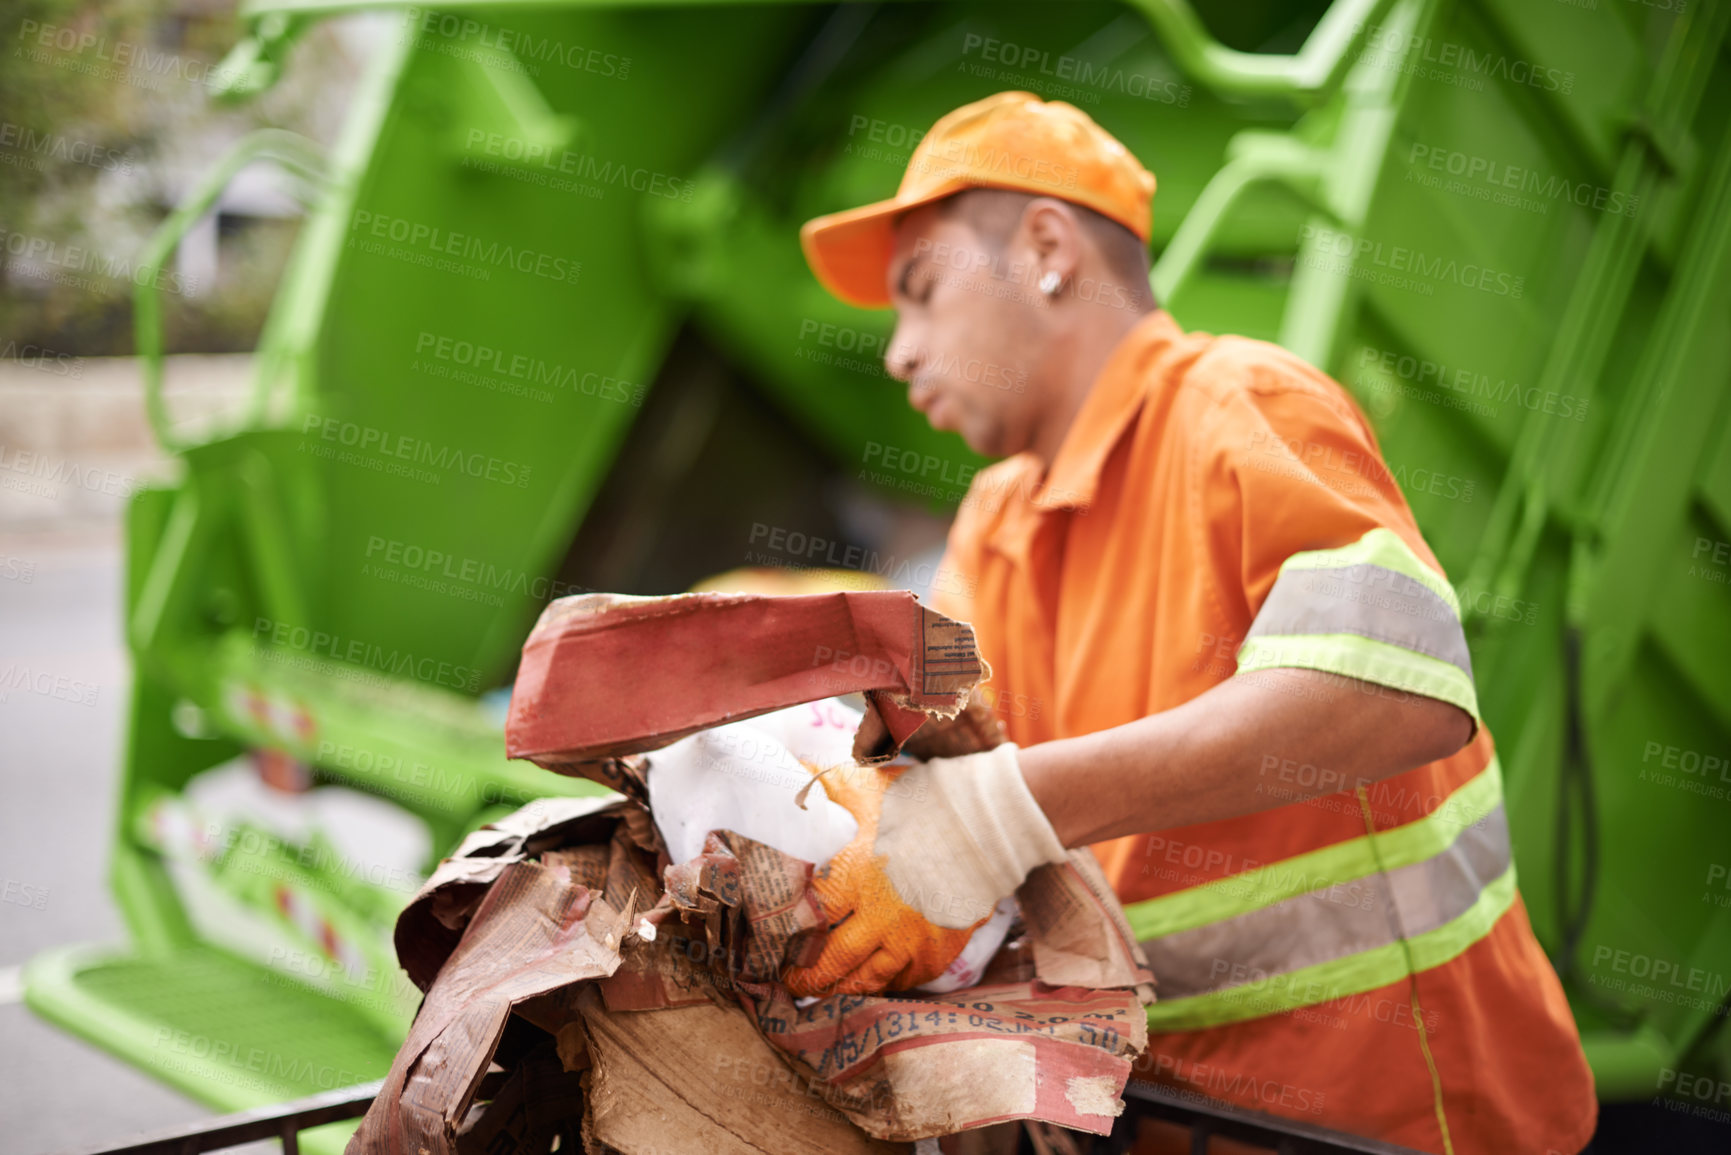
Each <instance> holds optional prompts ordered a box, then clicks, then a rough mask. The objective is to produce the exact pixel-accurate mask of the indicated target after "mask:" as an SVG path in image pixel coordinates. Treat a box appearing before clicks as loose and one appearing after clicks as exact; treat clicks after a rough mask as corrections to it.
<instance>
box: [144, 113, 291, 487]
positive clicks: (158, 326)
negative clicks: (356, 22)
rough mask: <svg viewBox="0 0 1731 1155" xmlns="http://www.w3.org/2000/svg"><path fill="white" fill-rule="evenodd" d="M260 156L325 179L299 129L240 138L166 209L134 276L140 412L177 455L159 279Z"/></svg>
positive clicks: (258, 404) (257, 397)
mask: <svg viewBox="0 0 1731 1155" xmlns="http://www.w3.org/2000/svg"><path fill="white" fill-rule="evenodd" d="M258 160H270V161H274V162H276V163H277V164H278V165H280V166H281V167H282V168H283V169H285V170H287V171H288V172H290V173H293V174H294V175H296V176H298V177H301V178H302V179H304V180H307V181H309V182H311V183H312V184H315V185H319V186H323V185H324V183H325V165H324V159H323V157H322V156H321V155H320V153H319V149H318V146H317V145H316V144H315V143H313V142H312V141H310V140H308V139H307V138H306V137H304V136H301V135H299V134H298V133H293V132H288V131H285V130H283V129H280V128H264V129H259V130H258V131H257V132H253V133H250V134H248V135H247V136H245V137H243V138H242V139H241V140H240V142H239V143H238V144H236V145H235V146H234V148H232V149H231V150H229V153H228V155H227V156H225V157H223V158H222V160H220V161H218V162H217V164H216V166H215V167H214V168H212V169H211V170H210V171H209V172H207V173H205V175H204V177H203V178H202V179H201V180H200V181H199V183H198V185H197V187H195V188H194V189H193V191H192V193H191V194H190V195H188V196H187V198H186V199H185V200H183V201H182V202H181V203H180V206H179V207H178V208H176V209H175V210H174V212H172V213H170V214H169V216H168V219H167V220H165V221H163V222H162V224H161V225H160V226H159V227H158V228H157V230H156V232H155V233H153V234H152V235H151V238H150V240H149V242H148V243H147V244H146V245H145V249H144V256H143V258H142V259H141V260H140V261H139V265H138V269H137V272H136V273H135V275H134V290H133V298H132V299H133V335H134V341H135V343H136V345H137V352H138V359H139V363H140V366H141V367H142V369H143V371H144V412H145V416H146V417H147V418H148V419H149V421H150V428H151V431H152V432H153V433H154V434H155V435H156V441H157V444H158V445H160V446H161V447H162V448H163V450H164V451H165V452H168V453H178V452H180V451H181V450H183V449H185V448H186V447H187V443H186V442H183V441H182V440H181V439H180V438H178V437H176V436H175V434H174V431H173V429H172V428H171V426H170V422H169V412H168V403H167V402H166V401H165V400H164V399H163V396H162V377H163V331H162V300H161V297H160V296H159V293H158V289H159V286H158V281H159V280H160V278H161V274H162V269H163V266H164V265H166V264H167V263H168V259H169V258H170V257H171V256H173V255H174V251H175V250H176V249H177V248H179V247H180V242H181V241H182V240H183V239H184V238H185V236H186V234H187V233H188V232H190V231H191V229H192V226H193V225H195V224H197V223H198V221H199V220H200V219H201V218H202V217H203V216H204V214H205V213H207V212H209V211H210V210H211V208H212V207H213V206H215V204H216V202H217V200H218V199H219V198H220V197H221V196H222V194H223V191H224V190H225V189H227V188H228V186H229V182H231V181H233V180H234V178H235V177H236V176H237V175H238V174H239V173H240V171H241V170H242V169H243V168H245V167H246V166H247V165H249V164H252V163H253V162H254V161H258ZM263 401H264V398H263V397H262V395H261V394H260V393H259V392H258V390H257V389H256V388H255V391H254V395H253V401H252V405H253V409H252V411H251V413H250V415H249V416H250V417H251V418H252V419H256V418H257V416H258V411H259V410H260V409H261V408H262V405H263Z"/></svg>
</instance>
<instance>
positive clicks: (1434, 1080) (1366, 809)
mask: <svg viewBox="0 0 1731 1155" xmlns="http://www.w3.org/2000/svg"><path fill="white" fill-rule="evenodd" d="M1358 808H1359V812H1360V813H1361V814H1363V815H1364V830H1365V833H1366V834H1368V835H1369V836H1370V838H1369V842H1370V849H1371V853H1372V854H1373V855H1375V856H1376V868H1377V870H1378V872H1380V873H1381V874H1382V876H1383V877H1384V878H1387V877H1388V871H1387V870H1386V869H1385V868H1384V867H1383V864H1382V848H1381V847H1380V846H1378V845H1377V841H1376V823H1375V822H1374V821H1373V820H1372V818H1371V814H1370V795H1369V794H1367V793H1366V792H1365V788H1364V787H1363V786H1360V787H1359V788H1358ZM1391 893H1392V891H1391ZM1389 909H1390V913H1391V916H1392V917H1393V918H1394V919H1395V932H1396V934H1397V936H1398V937H1399V939H1400V949H1401V951H1402V953H1404V954H1405V955H1406V975H1407V986H1408V990H1409V992H1410V993H1411V996H1412V1021H1413V1026H1414V1027H1416V1028H1417V1029H1418V1049H1419V1050H1420V1051H1422V1052H1423V1053H1424V1065H1425V1069H1426V1070H1428V1071H1429V1072H1430V1093H1431V1105H1432V1106H1433V1107H1434V1108H1435V1109H1436V1122H1437V1126H1438V1127H1439V1128H1441V1129H1442V1141H1443V1155H1455V1145H1454V1142H1453V1141H1452V1140H1451V1139H1450V1138H1449V1117H1448V1112H1447V1111H1446V1110H1444V1108H1443V1093H1442V1076H1441V1075H1439V1074H1438V1073H1437V1069H1436V1059H1435V1058H1433V1057H1432V1056H1431V1053H1430V1037H1429V1036H1428V1035H1427V1034H1426V1033H1425V1029H1424V1008H1422V1007H1421V1006H1419V1002H1418V970H1417V968H1416V967H1415V966H1414V963H1413V957H1412V944H1411V943H1409V942H1408V941H1407V938H1406V927H1404V926H1402V925H1400V911H1399V910H1398V909H1397V908H1396V907H1394V905H1393V904H1392V903H1391V904H1390V907H1389Z"/></svg>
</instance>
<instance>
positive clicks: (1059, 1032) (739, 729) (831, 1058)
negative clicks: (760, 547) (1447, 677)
mask: <svg viewBox="0 0 1731 1155" xmlns="http://www.w3.org/2000/svg"><path fill="white" fill-rule="evenodd" d="M983 673H984V669H983V665H982V663H981V662H980V659H979V657H978V654H977V652H976V650H975V647H974V639H973V634H972V631H971V630H970V629H969V627H968V626H966V625H965V624H963V623H960V622H956V621H954V620H952V619H949V618H946V617H944V616H943V615H940V614H936V613H934V612H932V611H931V610H928V609H925V608H924V607H922V606H920V605H919V603H918V602H917V601H915V600H914V598H913V597H912V595H909V594H905V593H899V592H872V593H834V594H822V595H813V596H805V597H760V596H750V595H723V594H689V595H681V596H678V597H672V598H625V597H619V596H614V595H601V594H592V595H586V596H583V597H577V598H567V599H563V600H561V601H558V602H555V603H554V604H553V605H551V606H550V607H548V609H547V611H546V612H545V613H544V614H543V615H542V618H541V620H540V622H539V623H538V624H537V625H536V627H535V630H534V631H533V633H531V635H530V637H529V639H528V641H527V642H526V643H525V646H524V651H523V662H522V665H521V667H520V670H519V674H518V678H517V684H516V688H515V691H514V694H513V699H512V705H511V715H510V720H509V723H508V726H507V733H506V736H507V745H508V750H509V752H510V754H511V755H512V756H513V757H526V758H530V759H532V760H534V761H535V762H536V763H538V764H539V765H542V766H544V767H546V768H548V769H550V770H553V771H556V772H558V773H562V774H574V775H580V776H582V777H586V778H590V779H592V780H594V781H596V782H598V783H601V784H602V785H605V786H606V787H608V788H609V789H610V790H611V791H612V793H610V794H608V795H605V796H601V797H596V798H586V799H543V800H539V801H536V802H533V803H531V804H529V805H528V806H525V807H524V808H523V809H521V810H519V811H518V812H516V813H515V814H513V815H511V816H510V817H508V818H506V819H504V820H502V821H499V822H496V823H493V824H492V825H490V826H487V827H484V828H483V829H481V830H479V831H477V832H476V833H475V834H473V835H471V836H470V837H469V838H467V839H466V840H465V841H464V842H463V844H462V845H461V846H460V847H459V848H458V850H457V851H456V853H455V854H453V855H452V857H450V858H449V859H446V860H445V861H444V862H443V863H442V864H441V865H440V866H439V868H438V869H437V870H436V871H435V872H434V873H433V875H432V876H431V877H430V878H429V879H428V881H427V883H426V885H425V886H424V887H423V888H422V889H421V890H420V892H419V893H417V894H416V895H415V897H414V898H413V899H412V900H411V902H410V903H409V905H408V907H407V908H406V909H405V910H404V911H403V913H402V915H401V917H400V919H399V921H398V923H397V928H396V947H397V953H398V957H399V960H400V961H401V963H402V965H403V967H404V968H405V970H406V971H407V973H408V975H409V977H410V978H411V979H412V980H413V981H414V982H415V984H416V985H417V986H419V987H420V988H421V989H422V990H423V991H425V992H426V997H425V999H424V1001H423V1002H422V1005H421V1007H420V1010H419V1012H418V1014H417V1016H416V1018H415V1021H414V1024H413V1026H412V1028H411V1029H410V1032H409V1035H408V1038H407V1039H406V1040H405V1042H404V1043H403V1046H402V1048H401V1050H400V1051H399V1052H398V1054H397V1058H396V1061H395V1063H394V1064H393V1065H392V1068H391V1071H390V1074H389V1075H388V1077H387V1078H386V1080H385V1083H384V1087H383V1089H382V1090H381V1091H380V1093H379V1095H378V1097H377V1099H376V1100H375V1102H374V1104H373V1107H372V1109H371V1110H370V1111H369V1112H368V1114H367V1116H366V1118H365V1120H363V1122H362V1125H361V1127H360V1129H359V1130H358V1131H357V1132H356V1134H355V1137H354V1139H353V1140H352V1141H351V1144H350V1147H349V1151H350V1152H351V1155H354V1153H357V1152H368V1153H371V1152H391V1153H396V1152H402V1153H405V1155H442V1153H445V1152H468V1151H477V1152H479V1151H486V1152H500V1151H528V1150H539V1151H543V1152H544V1151H547V1150H549V1149H555V1141H556V1137H558V1136H572V1137H574V1138H577V1137H580V1140H581V1142H582V1144H583V1146H584V1148H585V1150H587V1151H590V1152H610V1151H611V1152H621V1153H624V1155H639V1153H644V1155H647V1153H649V1152H667V1151H705V1152H734V1151H737V1152H760V1153H761V1152H771V1153H777V1152H787V1153H788V1155H794V1153H796V1152H798V1153H804V1152H809V1151H814V1150H822V1151H835V1152H854V1151H858V1152H872V1151H905V1150H906V1149H907V1147H906V1145H907V1144H908V1143H909V1142H911V1141H914V1140H918V1139H922V1138H929V1137H933V1136H939V1135H946V1134H951V1133H954V1132H957V1131H962V1130H966V1129H969V1128H974V1127H980V1126H984V1125H987V1124H990V1123H996V1122H1002V1121H1009V1120H1017V1119H1031V1120H1040V1121H1044V1122H1048V1123H1053V1124H1057V1125H1060V1126H1064V1127H1070V1128H1075V1129H1078V1130H1083V1131H1090V1132H1093V1133H1096V1134H1105V1133H1106V1132H1108V1131H1109V1130H1110V1129H1111V1125H1112V1121H1113V1119H1114V1118H1115V1117H1116V1116H1117V1115H1118V1114H1119V1112H1120V1111H1121V1110H1122V1107H1123V1105H1122V1102H1121V1100H1120V1099H1119V1095H1120V1093H1121V1092H1122V1090H1123V1088H1124V1083H1125V1080H1126V1079H1127V1077H1128V1075H1129V1072H1130V1062H1131V1060H1132V1059H1133V1058H1134V1057H1135V1056H1136V1055H1137V1054H1139V1053H1140V1052H1141V1050H1142V1049H1143V1047H1144V1046H1145V1044H1146V1025H1145V1018H1144V1010H1143V1008H1144V1005H1145V1004H1146V1003H1147V1002H1149V1001H1151V1000H1152V998H1153V994H1152V981H1153V980H1152V976H1151V975H1150V974H1149V972H1148V970H1147V966H1146V960H1145V959H1144V958H1143V956H1142V954H1141V952H1140V950H1139V949H1138V948H1137V946H1136V944H1135V940H1134V938H1133V937H1132V935H1131V932H1130V930H1129V927H1128V926H1127V924H1126V923H1125V921H1124V918H1123V915H1122V912H1121V911H1120V910H1119V908H1118V905H1117V902H1116V900H1115V899H1114V898H1113V896H1112V893H1111V891H1110V889H1109V888H1108V886H1107V885H1106V883H1105V880H1104V878H1103V877H1102V876H1101V874H1100V872H1099V870H1098V867H1097V866H1096V865H1095V863H1094V860H1093V858H1092V856H1091V855H1090V854H1088V853H1087V852H1086V851H1082V852H1073V853H1072V854H1071V855H1070V858H1069V860H1068V861H1067V862H1064V863H1060V864H1055V865H1050V866H1045V867H1042V868H1040V869H1038V870H1036V871H1035V872H1034V873H1033V874H1031V875H1030V876H1029V877H1028V879H1027V881H1026V882H1025V883H1024V884H1023V886H1022V887H1021V889H1020V890H1019V891H1018V892H1017V894H1016V896H1015V901H1014V902H1013V903H1006V904H1004V905H1003V906H1002V907H1001V908H1000V911H999V912H998V914H997V915H995V916H994V917H993V918H992V919H991V920H990V921H988V922H987V923H986V924H985V925H983V926H982V927H981V928H980V929H979V930H978V931H976V932H975V935H974V938H973V940H972V941H971V942H970V944H969V948H968V950H967V951H965V952H964V953H963V957H962V958H961V959H958V960H957V962H956V963H955V964H953V965H952V966H951V968H950V970H949V971H947V972H946V973H945V974H944V975H943V976H942V977H941V978H940V979H938V980H937V981H936V982H933V983H930V984H927V986H926V987H925V988H922V989H919V990H914V991H904V992H886V993H884V994H877V995H847V994H835V995H830V996H828V997H825V998H817V999H796V998H795V997H794V996H793V995H792V994H790V993H789V992H788V991H787V990H786V988H785V987H783V986H782V984H781V982H780V981H779V976H780V975H781V974H782V972H783V971H784V970H785V969H786V968H787V967H789V966H796V965H809V963H810V962H811V961H812V960H813V959H815V957H816V955H817V953H818V952H820V951H821V950H822V947H823V944H824V938H825V935H826V934H827V933H828V932H829V927H828V925H827V924H826V921H825V918H824V915H823V911H822V908H821V906H820V905H819V902H818V899H817V896H816V895H815V894H814V892H813V890H812V885H811V884H812V877H813V872H814V870H817V869H820V868H821V865H822V863H823V862H825V861H827V859H828V856H829V855H831V854H833V853H834V852H835V851H836V850H839V849H840V847H841V846H843V845H845V844H846V842H847V841H848V840H849V839H851V838H852V837H853V836H854V834H855V832H856V830H857V825H856V824H854V820H853V818H852V816H851V815H850V814H848V812H847V811H845V810H843V809H842V808H841V807H839V806H837V805H836V804H835V803H834V802H832V801H830V800H829V798H828V797H827V794H826V792H825V790H824V782H825V781H826V780H827V781H833V780H835V776H837V775H852V776H855V778H856V780H859V781H864V780H869V779H875V778H876V776H877V775H876V771H875V770H874V769H873V767H874V766H875V765H878V764H881V763H884V762H887V761H889V760H891V759H893V758H897V757H902V758H909V757H911V758H933V757H946V756H953V755H955V754H960V753H967V752H972V751H975V750H980V749H987V748H990V747H991V746H993V745H995V744H996V743H997V742H999V741H1001V740H1002V734H1001V731H1000V730H999V728H998V727H997V724H996V722H995V721H994V720H993V718H992V717H991V714H990V712H989V711H987V710H985V709H984V708H982V707H981V706H980V705H979V703H978V702H977V701H976V700H974V699H972V697H971V694H972V690H973V688H974V686H975V685H976V684H977V683H978V682H979V681H980V680H981V677H982V674H983ZM856 703H857V704H856Z"/></svg>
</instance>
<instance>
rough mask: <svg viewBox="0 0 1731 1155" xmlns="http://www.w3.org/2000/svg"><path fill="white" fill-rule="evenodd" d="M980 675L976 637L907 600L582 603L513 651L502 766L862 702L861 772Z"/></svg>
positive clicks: (577, 759) (564, 759) (957, 703)
mask: <svg viewBox="0 0 1731 1155" xmlns="http://www.w3.org/2000/svg"><path fill="white" fill-rule="evenodd" d="M987 673H989V671H988V670H987V669H986V667H985V664H984V663H983V662H982V661H981V659H980V656H979V651H978V650H977V649H976V647H975V645H974V632H973V629H972V628H971V627H969V626H968V625H967V624H966V623H964V622H958V621H955V620H954V619H952V618H948V617H945V616H944V615H942V614H939V613H936V612H934V611H932V610H929V609H926V608H925V607H923V606H921V605H920V604H919V602H918V600H916V599H915V598H914V596H913V595H912V594H910V593H907V592H905V591H899V590H896V591H872V592H841V593H830V594H812V595H806V596H798V597H765V596H757V595H747V594H679V595H676V596H673V597H663V598H635V597H626V596H623V595H619V594H584V595H582V596H579V597H570V598H561V599H560V600H558V601H556V602H554V603H553V604H552V605H550V606H548V607H547V609H546V610H545V611H544V612H543V613H542V615H541V619H540V621H538V622H537V623H536V624H535V629H534V630H533V631H532V632H531V633H530V635H529V639H528V641H526V642H525V643H524V644H523V661H522V664H521V666H520V667H519V668H518V672H517V682H516V686H515V689H514V690H513V693H512V696H511V712H510V717H509V720H508V721H507V723H506V727H505V746H506V753H507V754H509V755H510V756H511V757H513V758H527V759H530V760H531V761H534V762H536V763H538V764H541V765H544V766H549V767H560V766H566V765H569V764H571V763H581V762H596V761H600V760H603V759H607V758H615V757H619V756H621V755H625V754H633V753H640V752H642V751H646V750H655V749H659V748H660V747H662V746H666V745H668V744H669V743H672V742H675V741H677V740H678V739H680V738H683V737H685V736H686V735H688V734H694V733H696V732H697V731H699V730H703V729H706V728H708V727H710V726H716V725H720V724H721V723H724V722H733V721H738V720H739V719H742V718H750V717H754V716H756V715H758V714H765V713H768V712H769V711H771V710H779V709H783V708H784V707H787V706H794V705H798V704H800V703H801V702H812V701H816V700H818V699H820V698H829V697H834V696H836V695H838V694H849V693H855V692H859V693H863V694H864V695H865V697H866V700H867V702H868V703H869V705H870V709H868V711H867V712H866V717H865V720H864V721H863V722H862V723H861V725H860V729H859V733H858V734H857V735H856V736H855V745H854V755H855V757H856V759H858V760H859V761H862V762H876V761H882V760H884V759H886V758H890V757H893V756H894V755H895V753H896V751H898V750H899V749H900V748H901V744H902V743H903V742H904V741H906V740H907V738H908V737H909V736H910V735H911V734H912V733H913V732H914V731H915V730H916V729H918V728H919V726H920V724H921V723H923V722H924V721H925V720H926V719H927V718H928V717H937V718H953V717H955V716H956V714H958V713H959V712H960V711H961V710H962V708H963V707H964V706H965V705H966V704H967V701H968V696H969V694H970V693H971V691H972V690H973V688H974V686H975V685H976V684H978V683H979V682H980V681H981V680H982V679H983V677H984V676H985V675H986V674H987Z"/></svg>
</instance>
